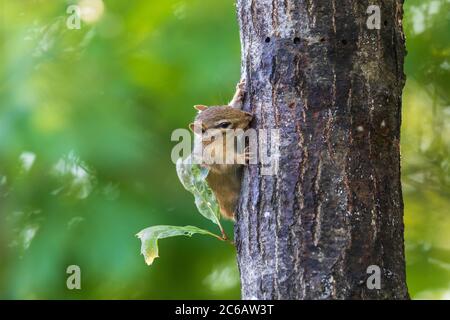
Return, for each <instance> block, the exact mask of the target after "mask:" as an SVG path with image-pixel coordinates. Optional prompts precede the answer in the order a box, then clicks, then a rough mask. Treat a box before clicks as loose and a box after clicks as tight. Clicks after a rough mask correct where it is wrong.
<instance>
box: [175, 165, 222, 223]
mask: <svg viewBox="0 0 450 320" xmlns="http://www.w3.org/2000/svg"><path fill="white" fill-rule="evenodd" d="M177 174H178V178H179V179H180V181H181V183H182V184H183V186H184V188H185V189H186V190H188V191H189V192H191V193H192V194H193V195H194V197H195V205H196V206H197V209H198V211H199V212H200V214H201V215H202V216H204V217H205V218H207V219H209V220H211V221H212V222H214V223H215V224H217V225H218V226H219V227H220V228H222V227H221V224H220V210H219V205H218V203H217V200H216V197H215V196H214V193H213V192H212V190H211V188H210V187H209V186H208V183H207V182H206V177H207V176H208V169H205V168H201V167H200V166H199V165H198V164H193V163H192V161H191V156H189V157H187V158H186V159H184V160H182V159H178V161H177Z"/></svg>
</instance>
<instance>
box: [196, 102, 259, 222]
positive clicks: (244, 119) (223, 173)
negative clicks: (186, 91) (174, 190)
mask: <svg viewBox="0 0 450 320" xmlns="http://www.w3.org/2000/svg"><path fill="white" fill-rule="evenodd" d="M202 109H203V111H201V112H200V113H199V114H198V115H197V117H196V119H195V123H194V124H191V126H190V127H191V129H193V128H194V127H197V126H198V127H200V126H201V128H202V129H203V130H208V129H218V130H221V131H222V132H223V134H225V132H226V130H227V129H242V130H245V129H247V128H248V126H249V123H250V121H251V120H252V118H253V116H252V114H250V113H248V112H244V111H241V110H239V109H236V108H233V107H231V106H218V107H210V108H207V109H204V108H202ZM224 122H226V123H230V125H229V127H228V128H226V129H225V128H221V127H220V124H223V123H224ZM225 140H226V139H225V138H224V139H223V141H224V143H225ZM211 143H214V141H208V142H204V146H206V145H209V144H211ZM223 149H224V148H223ZM224 150H225V149H224ZM209 169H210V172H209V174H208V177H207V178H206V181H207V182H208V185H209V187H210V188H211V189H212V190H213V192H214V195H215V196H216V199H217V201H218V203H219V206H220V211H221V213H222V216H223V217H225V218H228V219H234V212H235V209H236V205H237V202H238V200H239V193H240V190H241V175H242V165H239V164H229V165H225V164H212V165H209Z"/></svg>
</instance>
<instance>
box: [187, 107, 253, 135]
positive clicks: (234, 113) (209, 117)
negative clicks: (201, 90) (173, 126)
mask: <svg viewBox="0 0 450 320" xmlns="http://www.w3.org/2000/svg"><path fill="white" fill-rule="evenodd" d="M194 108H195V109H197V110H198V111H199V113H198V115H197V117H196V118H195V122H194V123H191V124H190V125H189V127H190V128H191V130H192V131H194V129H195V128H197V127H198V128H199V129H200V128H201V130H202V133H205V132H206V131H207V130H209V129H216V130H220V131H225V130H229V129H231V130H235V129H246V128H247V127H248V125H249V124H250V121H252V119H253V115H252V114H251V113H248V112H245V111H242V110H239V109H236V108H232V107H230V106H218V107H207V106H195V107H194ZM194 132H195V131H194Z"/></svg>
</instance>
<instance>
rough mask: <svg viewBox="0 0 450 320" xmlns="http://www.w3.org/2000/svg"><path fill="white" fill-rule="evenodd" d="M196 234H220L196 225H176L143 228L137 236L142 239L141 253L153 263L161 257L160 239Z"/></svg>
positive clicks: (213, 235)
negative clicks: (159, 251) (159, 250)
mask: <svg viewBox="0 0 450 320" xmlns="http://www.w3.org/2000/svg"><path fill="white" fill-rule="evenodd" d="M194 234H203V235H209V236H212V237H215V238H217V237H218V236H217V235H215V234H213V233H211V232H209V231H207V230H203V229H200V228H197V227H194V226H185V227H176V226H154V227H150V228H147V229H144V230H142V231H141V232H139V233H138V234H137V235H136V236H137V237H138V238H139V239H141V242H142V245H141V254H142V255H144V258H145V262H146V263H147V264H148V265H151V264H152V263H153V261H154V260H155V259H156V258H158V257H159V253H158V240H159V239H164V238H170V237H177V236H187V237H191V236H192V235H194Z"/></svg>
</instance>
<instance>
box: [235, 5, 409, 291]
mask: <svg viewBox="0 0 450 320" xmlns="http://www.w3.org/2000/svg"><path fill="white" fill-rule="evenodd" d="M372 4H378V5H379V6H380V8H381V28H380V29H373V30H371V29H369V28H368V27H367V25H366V22H367V20H368V18H369V16H370V13H366V12H367V10H368V7H369V5H372ZM402 5H403V1H401V0H384V1H363V0H339V1H338V0H238V4H237V6H238V17H239V22H240V31H241V43H242V70H243V73H244V74H245V76H246V78H247V89H248V95H247V97H246V99H245V106H244V109H245V110H246V111H250V112H252V113H253V114H254V115H255V120H254V121H253V122H252V127H253V128H257V129H279V133H280V148H279V151H280V154H281V157H280V160H279V169H278V171H277V173H276V174H275V175H273V176H263V175H261V174H260V170H261V166H260V165H249V166H248V167H247V169H246V170H245V173H244V177H243V186H242V191H241V198H240V203H239V207H238V210H237V211H238V212H237V222H236V227H235V233H236V235H235V236H236V245H237V251H238V263H239V269H240V273H241V283H242V297H243V298H244V299H407V298H409V296H408V291H407V287H406V282H405V258H404V243H403V241H404V239H403V229H404V225H403V200H402V190H401V183H400V123H401V95H402V89H403V86H404V82H405V75H404V73H403V60H404V55H405V47H404V34H403V31H402V15H403V8H402ZM372 265H375V266H378V267H379V268H380V270H381V288H380V289H369V287H368V285H367V282H368V278H369V277H370V275H371V274H368V267H369V266H372ZM369 280H370V279H369Z"/></svg>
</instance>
